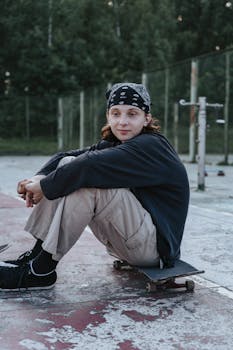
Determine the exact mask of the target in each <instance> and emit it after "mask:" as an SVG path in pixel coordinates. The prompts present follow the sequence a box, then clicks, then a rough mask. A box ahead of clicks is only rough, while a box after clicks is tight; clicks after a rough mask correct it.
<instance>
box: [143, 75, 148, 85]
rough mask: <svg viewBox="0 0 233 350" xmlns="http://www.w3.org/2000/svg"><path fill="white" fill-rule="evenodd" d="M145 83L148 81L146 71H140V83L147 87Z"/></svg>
mask: <svg viewBox="0 0 233 350" xmlns="http://www.w3.org/2000/svg"><path fill="white" fill-rule="evenodd" d="M147 83H148V79H147V74H146V73H142V85H144V86H145V87H147Z"/></svg>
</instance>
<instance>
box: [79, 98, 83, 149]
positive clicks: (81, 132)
mask: <svg viewBox="0 0 233 350" xmlns="http://www.w3.org/2000/svg"><path fill="white" fill-rule="evenodd" d="M83 147H84V91H81V92H80V124H79V148H83Z"/></svg>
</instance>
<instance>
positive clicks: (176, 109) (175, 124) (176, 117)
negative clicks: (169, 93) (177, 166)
mask: <svg viewBox="0 0 233 350" xmlns="http://www.w3.org/2000/svg"><path fill="white" fill-rule="evenodd" d="M178 121H179V105H178V103H177V102H175V103H174V120H173V130H174V148H175V150H176V152H178V151H179V138H178Z"/></svg>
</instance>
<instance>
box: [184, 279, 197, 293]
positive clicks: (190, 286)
mask: <svg viewBox="0 0 233 350" xmlns="http://www.w3.org/2000/svg"><path fill="white" fill-rule="evenodd" d="M185 287H186V290H187V291H188V292H193V291H194V288H195V283H194V282H193V281H192V280H187V281H186V282H185Z"/></svg>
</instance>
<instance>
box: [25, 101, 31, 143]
mask: <svg viewBox="0 0 233 350" xmlns="http://www.w3.org/2000/svg"><path fill="white" fill-rule="evenodd" d="M25 119H26V120H25V122H26V140H27V141H29V140H30V104H29V96H28V95H26V96H25Z"/></svg>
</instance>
